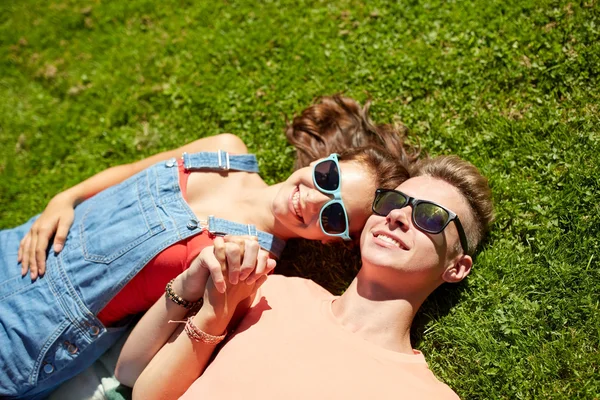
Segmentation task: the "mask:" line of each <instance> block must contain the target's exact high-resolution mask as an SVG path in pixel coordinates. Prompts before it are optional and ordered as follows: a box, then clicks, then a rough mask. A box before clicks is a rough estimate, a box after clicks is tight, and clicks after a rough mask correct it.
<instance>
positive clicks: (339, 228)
mask: <svg viewBox="0 0 600 400" xmlns="http://www.w3.org/2000/svg"><path fill="white" fill-rule="evenodd" d="M321 224H322V226H323V230H324V231H325V233H329V234H340V233H344V232H346V228H347V226H346V211H345V210H344V207H342V205H341V204H340V203H331V204H330V205H328V206H327V207H325V208H324V209H323V212H322V213H321Z"/></svg>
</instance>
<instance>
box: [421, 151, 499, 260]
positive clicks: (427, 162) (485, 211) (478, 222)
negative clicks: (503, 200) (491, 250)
mask: <svg viewBox="0 0 600 400" xmlns="http://www.w3.org/2000/svg"><path fill="white" fill-rule="evenodd" d="M413 176H430V177H432V178H436V179H440V180H443V181H444V182H447V183H449V184H451V185H452V186H454V187H455V188H457V189H458V191H459V192H460V194H461V195H462V196H463V197H464V199H465V200H466V201H467V204H468V205H469V208H470V210H471V215H469V216H467V217H465V216H462V215H461V216H459V217H460V219H461V222H462V223H463V225H464V227H465V233H466V235H467V242H468V247H469V248H468V250H467V252H468V253H469V254H473V253H474V252H475V250H476V249H477V246H478V245H479V244H480V243H481V240H482V239H483V238H484V236H485V235H486V233H487V232H488V230H489V227H490V224H491V223H492V221H493V220H494V206H493V203H492V192H491V190H490V187H489V185H488V180H487V178H486V177H485V176H483V175H482V174H481V172H479V170H478V169H477V168H476V167H475V166H474V165H473V164H471V163H470V162H468V161H465V160H463V159H461V158H459V157H457V156H439V157H434V158H425V159H422V160H420V161H418V162H417V163H415V164H414V165H413V166H412V168H411V177H413Z"/></svg>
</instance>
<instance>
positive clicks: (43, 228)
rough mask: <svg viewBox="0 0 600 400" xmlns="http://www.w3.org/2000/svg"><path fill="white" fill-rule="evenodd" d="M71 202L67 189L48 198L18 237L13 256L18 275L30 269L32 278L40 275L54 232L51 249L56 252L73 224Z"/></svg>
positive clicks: (44, 266) (72, 205)
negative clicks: (15, 260) (35, 217)
mask: <svg viewBox="0 0 600 400" xmlns="http://www.w3.org/2000/svg"><path fill="white" fill-rule="evenodd" d="M75 202H76V201H75V199H73V198H72V197H71V196H70V195H69V194H68V193H67V192H62V193H59V194H57V195H56V196H54V197H53V198H52V200H50V202H49V203H48V205H47V206H46V209H45V210H44V212H43V213H42V215H40V217H39V218H38V219H37V220H36V221H35V222H34V223H33V225H32V226H31V229H30V230H29V232H27V234H26V235H25V237H24V238H23V239H22V240H21V244H20V246H19V253H18V258H17V260H18V262H20V263H21V275H23V276H24V275H25V274H26V273H27V271H30V275H31V279H32V280H35V279H37V277H38V276H39V275H44V273H45V272H46V250H47V249H48V243H49V242H50V239H51V238H52V236H53V235H54V242H53V249H54V252H55V253H60V251H61V250H62V249H63V246H64V244H65V241H66V240H67V234H68V233H69V229H70V228H71V225H72V224H73V219H74V216H75V211H74V210H75V208H74V207H75Z"/></svg>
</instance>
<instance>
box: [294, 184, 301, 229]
mask: <svg viewBox="0 0 600 400" xmlns="http://www.w3.org/2000/svg"><path fill="white" fill-rule="evenodd" d="M292 208H293V209H294V213H295V214H296V217H297V218H298V219H299V220H300V221H302V222H304V219H303V215H302V209H301V208H300V188H299V187H298V186H296V188H295V189H294V193H293V194H292Z"/></svg>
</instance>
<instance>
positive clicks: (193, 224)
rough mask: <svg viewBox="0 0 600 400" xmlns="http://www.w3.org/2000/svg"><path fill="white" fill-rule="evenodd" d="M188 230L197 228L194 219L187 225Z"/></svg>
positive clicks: (196, 222)
mask: <svg viewBox="0 0 600 400" xmlns="http://www.w3.org/2000/svg"><path fill="white" fill-rule="evenodd" d="M187 227H188V229H196V228H197V227H198V221H196V220H195V219H190V220H189V221H188V223H187Z"/></svg>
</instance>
